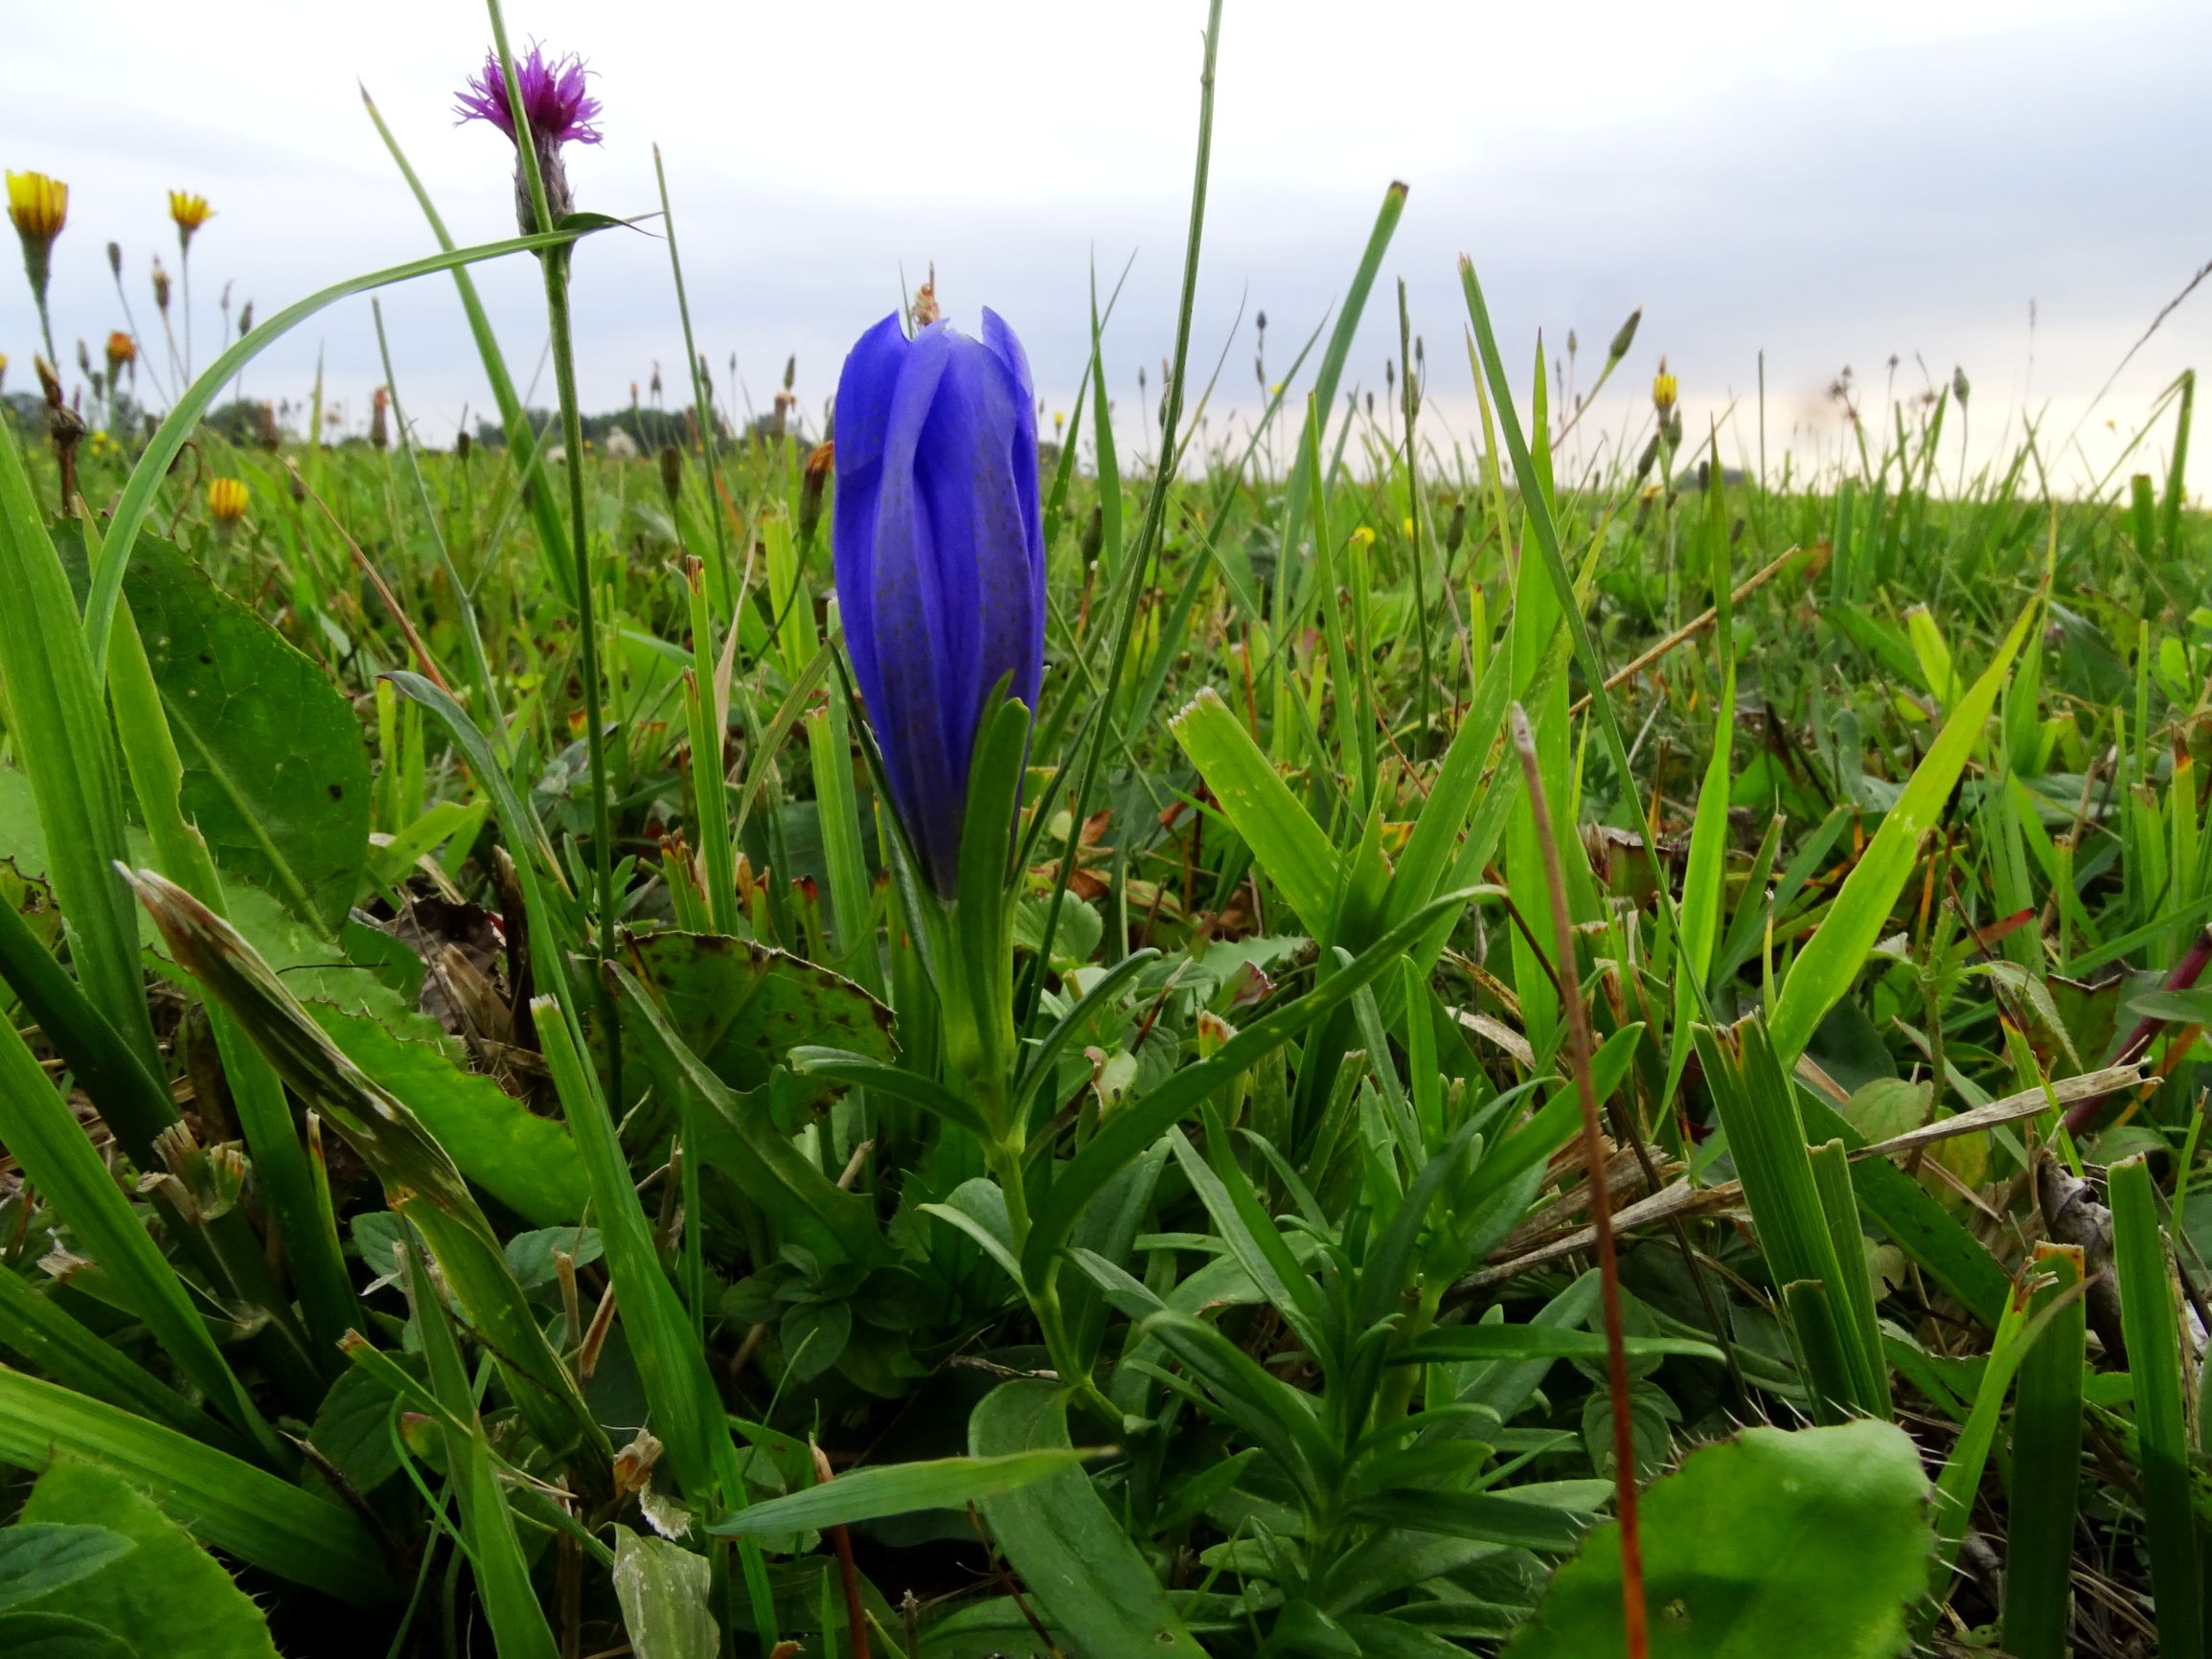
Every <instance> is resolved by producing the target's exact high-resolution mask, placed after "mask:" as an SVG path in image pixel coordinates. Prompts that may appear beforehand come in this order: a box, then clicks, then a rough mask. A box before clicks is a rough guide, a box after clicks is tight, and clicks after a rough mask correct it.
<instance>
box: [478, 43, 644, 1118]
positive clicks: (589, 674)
mask: <svg viewBox="0 0 2212 1659" xmlns="http://www.w3.org/2000/svg"><path fill="white" fill-rule="evenodd" d="M486 10H487V11H489V12H490V17H491V39H492V44H493V45H494V46H495V47H496V48H497V49H498V52H499V70H500V75H501V77H502V78H503V79H504V80H506V82H507V106H508V109H509V111H510V112H511V113H512V114H513V118H514V153H515V158H516V164H517V165H518V166H519V167H520V168H521V169H522V173H523V177H524V178H525V179H526V180H527V181H528V182H529V186H530V211H531V213H532V215H533V216H535V217H536V221H537V228H538V230H539V231H540V232H549V231H551V230H552V229H553V228H554V226H553V206H552V203H551V201H550V200H549V199H548V198H547V196H546V193H545V173H544V170H542V169H541V168H540V167H539V166H538V157H537V139H536V134H534V133H533V132H532V131H531V130H530V112H529V110H528V109H527V108H526V107H525V106H524V104H523V102H522V85H521V82H520V81H518V80H516V79H515V75H514V55H513V52H512V51H510V50H509V48H508V45H507V20H506V19H505V18H504V17H503V16H501V14H500V11H499V0H486ZM543 264H544V268H545V316H546V323H547V326H548V329H549V330H550V332H551V334H552V351H553V375H554V385H555V387H556V388H557V389H558V391H559V396H560V434H561V442H562V443H565V444H566V445H567V447H568V517H569V534H570V536H571V538H572V540H573V542H574V547H575V563H576V621H577V627H578V630H579V632H578V643H579V645H580V647H581V650H580V653H579V654H580V658H581V661H580V664H579V670H580V672H581V673H582V679H583V719H584V750H585V753H586V754H588V755H589V756H590V758H591V831H592V853H593V858H592V862H593V867H594V874H595V875H596V876H597V887H598V893H597V902H596V903H595V904H594V906H593V910H594V913H595V914H594V918H593V920H594V922H595V926H594V927H593V930H592V932H593V938H594V941H595V943H596V944H597V946H598V951H599V959H600V962H601V963H602V965H604V964H605V963H607V962H610V961H611V960H613V955H614V924H615V908H614V831H613V826H612V823H611V820H610V817H609V814H608V811H607V799H606V735H605V733H604V732H603V731H602V730H601V729H600V728H601V724H602V716H601V707H600V683H599V622H598V617H597V615H596V609H597V607H596V604H595V602H594V596H593V593H592V583H591V536H590V533H589V530H588V528H587V527H586V525H585V523H584V507H583V420H582V415H581V414H579V412H578V410H577V403H576V352H575V345H574V336H573V334H572V333H571V331H570V328H569V311H568V250H567V249H566V248H549V249H547V250H545V252H544V255H543ZM592 984H593V989H594V991H595V993H596V994H597V995H598V997H599V1001H600V1015H601V1018H602V1021H603V1024H604V1030H605V1032H606V1067H607V1101H608V1102H609V1105H610V1107H611V1109H612V1110H614V1111H616V1112H618V1113H619V1112H620V1111H621V1110H622V1102H623V1089H622V1042H621V1027H620V1026H619V1025H617V1024H616V1022H615V1017H614V1001H613V996H612V993H611V992H610V991H609V990H608V989H607V978H606V975H605V974H604V973H595V974H593V975H592Z"/></svg>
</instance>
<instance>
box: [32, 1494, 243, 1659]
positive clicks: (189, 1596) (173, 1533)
mask: <svg viewBox="0 0 2212 1659" xmlns="http://www.w3.org/2000/svg"><path fill="white" fill-rule="evenodd" d="M23 1516H24V1519H25V1520H26V1521H27V1522H40V1521H45V1522H58V1523H62V1524H65V1525H71V1526H79V1527H99V1528H106V1529H108V1530H109V1532H110V1533H111V1534H114V1535H116V1536H119V1537H122V1538H124V1539H126V1540H128V1542H129V1543H130V1544H131V1545H132V1546H134V1547H133V1548H132V1549H131V1551H130V1553H129V1555H128V1557H126V1558H122V1559H117V1560H114V1561H112V1562H110V1564H108V1565H107V1566H105V1567H103V1569H102V1570H100V1571H99V1572H97V1573H94V1574H92V1575H91V1576H90V1577H89V1578H84V1579H79V1580H78V1581H77V1582H76V1583H73V1584H71V1585H69V1586H68V1588H67V1589H66V1590H63V1591H61V1592H58V1593H57V1594H56V1595H55V1596H53V1597H52V1598H51V1599H50V1600H49V1601H48V1602H47V1604H46V1606H45V1608H44V1609H43V1610H44V1611H47V1612H53V1613H66V1614H67V1615H69V1616H70V1617H71V1618H73V1619H83V1620H87V1621H89V1622H90V1623H92V1624H95V1625H101V1626H103V1627H104V1628H106V1629H108V1630H112V1631H113V1632H115V1634H117V1635H118V1636H122V1637H125V1638H126V1639H129V1638H135V1637H139V1636H143V1635H151V1634H152V1633H154V1632H156V1631H158V1632H159V1633H160V1638H161V1651H162V1653H163V1654H164V1655H167V1656H171V1659H276V1651H277V1648H276V1644H275V1643H274V1642H272V1641H271V1640H270V1639H269V1629H268V1625H266V1624H265V1623H264V1622H263V1620H262V1614H261V1609H260V1608H258V1607H256V1606H255V1605H254V1603H253V1601H252V1599H251V1598H250V1597H248V1596H247V1595H246V1593H245V1592H244V1591H243V1590H240V1589H239V1587H238V1586H237V1585H236V1584H234V1583H233V1582H231V1576H230V1574H228V1573H227V1572H225V1571H224V1570H223V1568H222V1566H221V1564H220V1563H219V1562H217V1560H216V1559H215V1557H212V1556H210V1555H209V1554H208V1553H207V1552H206V1551H205V1550H203V1549H201V1548H200V1547H199V1545H198V1544H196V1543H194V1541H193V1538H192V1535H191V1534H189V1533H187V1532H186V1531H185V1530H184V1528H182V1527H180V1526H178V1525H177V1524H176V1522H174V1521H172V1520H171V1519H170V1518H169V1516H167V1515H165V1514H163V1513H162V1511H161V1510H160V1509H159V1508H158V1507H156V1506H155V1504H154V1503H153V1501H152V1500H151V1499H149V1498H148V1497H147V1496H146V1495H145V1494H144V1493H142V1492H140V1491H139V1490H138V1489H136V1488H134V1487H133V1486H132V1485H131V1484H130V1483H129V1482H128V1481H126V1480H125V1479H124V1478H123V1477H122V1476H120V1475H117V1474H113V1473H110V1472H109V1471H108V1470H106V1469H103V1468H98V1467H96V1466H93V1465H91V1464H84V1463H77V1462H74V1461H71V1460H69V1459H63V1460H61V1461H60V1462H57V1464H55V1465H54V1466H53V1467H52V1468H50V1469H48V1470H47V1471H46V1472H45V1473H44V1474H42V1475H40V1476H39V1477H38V1484H37V1485H36V1486H35V1487H34V1488H33V1489H32V1491H31V1499H30V1501H29V1502H28V1503H26V1504H25V1505H24V1506H23ZM0 1535H5V1534H0Z"/></svg>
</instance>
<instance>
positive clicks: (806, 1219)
mask: <svg viewBox="0 0 2212 1659" xmlns="http://www.w3.org/2000/svg"><path fill="white" fill-rule="evenodd" d="M614 978H615V984H616V988H617V990H618V992H619V995H620V999H621V1005H622V1010H623V1011H622V1015H621V1018H622V1020H623V1022H624V1028H625V1029H626V1030H627V1031H629V1032H630V1033H632V1034H634V1035H635V1036H636V1037H637V1039H638V1047H639V1049H640V1051H641V1052H642V1053H643V1055H644V1057H645V1062H646V1065H647V1067H648V1068H649V1069H650V1071H651V1073H652V1076H653V1080H654V1086H655V1087H656V1088H660V1089H664V1090H668V1091H670V1092H672V1093H675V1092H688V1094H689V1096H690V1102H689V1103H688V1104H686V1105H684V1106H683V1108H682V1109H683V1110H684V1111H685V1113H686V1116H685V1119H684V1121H685V1123H686V1124H688V1125H690V1126H691V1127H692V1130H693V1132H694V1133H696V1135H697V1136H698V1142H699V1146H700V1148H701V1149H702V1150H703V1151H704V1152H705V1154H706V1156H707V1158H708V1160H709V1161H710V1162H711V1163H712V1164H713V1165H714V1166H715V1167H716V1168H717V1169H718V1170H722V1172H724V1173H725V1174H727V1175H728V1176H729V1177H730V1179H732V1180H733V1181H735V1182H736V1183H737V1184H738V1186H739V1187H740V1188H741V1189H742V1190H743V1192H744V1193H745V1194H746V1196H747V1197H749V1198H751V1199H752V1201H753V1202H754V1203H756V1204H758V1205H760V1206H761V1208H762V1210H763V1211H764V1212H765V1213H766V1214H767V1215H768V1216H770V1217H771V1218H772V1219H774V1220H775V1221H776V1223H777V1224H778V1225H779V1226H781V1227H783V1228H784V1229H785V1230H786V1231H787V1233H789V1234H790V1235H791V1236H792V1237H794V1238H796V1239H800V1240H801V1241H803V1242H804V1243H806V1245H807V1246H808V1248H810V1249H812V1250H816V1251H818V1252H820V1253H822V1254H823V1255H825V1256H826V1257H828V1258H830V1259H832V1260H842V1261H873V1260H875V1259H876V1258H877V1257H878V1256H880V1255H881V1254H882V1235H881V1233H880V1232H879V1231H878V1227H877V1224H876V1217H875V1214H874V1212H873V1210H872V1209H871V1207H870V1205H869V1203H868V1200H867V1199H866V1198H864V1197H862V1196H861V1195H860V1194H859V1193H850V1192H847V1191H845V1190H844V1189H842V1188H840V1187H839V1186H837V1185H836V1183H835V1182H833V1181H832V1180H831V1179H830V1177H829V1176H827V1175H825V1174H823V1173H822V1171H821V1170H818V1169H816V1168H815V1167H814V1166H813V1165H812V1164H810V1163H809V1162H808V1161H807V1160H806V1159H805V1158H803V1157H801V1156H800V1155H799V1151H798V1148H795V1147H794V1146H792V1145H791V1142H790V1140H789V1138H788V1137H787V1136H786V1135H785V1134H784V1132H783V1131H782V1130H781V1129H779V1128H777V1127H776V1125H775V1124H774V1123H773V1122H771V1121H770V1119H769V1116H768V1111H767V1102H766V1100H765V1098H764V1095H741V1094H737V1093H735V1092H733V1091H732V1090H731V1089H730V1088H729V1087H728V1086H727V1085H725V1084H724V1083H723V1082H722V1080H721V1079H719V1078H718V1077H716V1076H715V1075H714V1073H712V1072H711V1071H709V1070H708V1069H707V1068H706V1066H705V1064H704V1063H703V1062H702V1061H701V1060H700V1059H699V1057H698V1056H696V1054H694V1053H693V1052H692V1051H691V1049H690V1048H688V1047H687V1046H686V1045H685V1043H684V1040H683V1039H682V1038H681V1037H680V1036H678V1035H677V1034H675V1032H674V1031H673V1030H672V1029H671V1027H670V1025H669V1022H668V1020H667V1018H666V1017H665V1016H664V1015H663V1014H662V1013H661V1011H660V1010H659V1009H658V1008H657V1007H656V1006H654V1003H653V1000H652V998H651V997H650V996H649V995H648V994H647V993H646V989H645V987H643V986H642V985H640V984H639V983H638V982H637V979H636V976H634V975H633V974H631V973H629V972H628V971H627V969H625V968H622V967H619V966H618V967H616V968H615V969H614Z"/></svg>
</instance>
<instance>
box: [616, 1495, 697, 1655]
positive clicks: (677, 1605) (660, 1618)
mask: <svg viewBox="0 0 2212 1659" xmlns="http://www.w3.org/2000/svg"><path fill="white" fill-rule="evenodd" d="M713 1591H714V1570H713V1568H712V1567H710V1566H709V1565H708V1563H707V1558H706V1557H704V1556H699V1555H695V1554H693V1553H692V1552H691V1551H690V1550H687V1549H685V1548H684V1547H683V1546H682V1545H681V1544H673V1543H671V1542H669V1540H668V1539H666V1538H655V1537H650V1536H647V1535H644V1534H639V1533H635V1532H632V1531H631V1530H630V1529H629V1528H627V1527H625V1526H619V1525H618V1526H617V1527H616V1528H615V1529H614V1593H615V1598H616V1600H618V1601H619V1602H621V1603H622V1624H623V1628H624V1629H625V1630H627V1632H628V1633H629V1647H630V1651H631V1652H632V1653H634V1654H635V1655H636V1656H637V1659H715V1655H716V1654H717V1653H718V1652H719V1651H720V1650H721V1633H720V1632H719V1631H718V1629H717V1628H716V1627H715V1609H714V1600H713Z"/></svg>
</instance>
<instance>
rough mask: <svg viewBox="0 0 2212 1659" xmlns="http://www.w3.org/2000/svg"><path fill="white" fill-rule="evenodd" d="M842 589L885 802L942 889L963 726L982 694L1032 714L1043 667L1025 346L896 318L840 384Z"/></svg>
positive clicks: (949, 866) (986, 324)
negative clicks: (1003, 687) (904, 324)
mask: <svg viewBox="0 0 2212 1659" xmlns="http://www.w3.org/2000/svg"><path fill="white" fill-rule="evenodd" d="M836 466H837V516H836V522H835V525H834V527H833V530H832V543H833V546H834V551H835V563H836V579H837V602H838V605H839V607H840V608H841V609H842V611H843V613H844V621H845V646H846V649H847V650H848V651H849V652H850V653H851V654H852V658H853V674H854V677H855V679H856V680H858V681H859V683H860V694H861V695H862V696H863V697H864V698H865V699H866V701H867V708H868V723H869V725H870V727H871V728H872V729H873V730H874V731H875V733H876V741H877V744H878V747H880V748H881V750H882V752H883V770H884V773H885V774H886V778H887V781H888V782H889V784H890V786H891V800H892V805H893V806H894V807H897V808H898V812H899V819H900V822H901V824H903V825H904V826H905V829H906V834H907V839H908V840H909V841H910V842H911V843H912V844H913V847H914V851H915V852H916V853H917V854H918V855H919V857H920V859H921V862H922V865H923V869H924V875H925V877H926V878H927V880H928V882H929V884H930V886H931V887H933V888H934V889H935V890H936V892H937V894H938V895H939V897H941V898H951V897H952V896H953V890H954V887H955V884H956V881H957V876H958V873H959V864H960V838H961V829H962V825H963V821H964V820H965V818H966V816H967V809H968V772H969V757H970V754H971V752H972V750H973V749H974V746H975V735H976V730H977V728H978V727H979V726H980V725H981V723H982V721H983V718H984V716H986V715H987V714H989V713H990V712H991V708H990V701H991V697H992V692H993V690H994V689H995V688H996V687H997V686H998V685H999V684H1000V682H1001V681H1010V694H1011V695H1013V696H1015V697H1018V698H1019V699H1021V701H1022V702H1023V703H1024V704H1026V705H1027V706H1028V707H1029V708H1030V709H1031V710H1032V711H1033V712H1034V711H1035V709H1036V708H1037V693H1038V686H1039V684H1040V682H1041V681H1042V679H1043V675H1044V524H1043V517H1042V514H1041V513H1040V512H1039V511H1038V480H1037V413H1036V408H1035V394H1034V393H1033V392H1032V390H1031V385H1030V377H1029V360H1028V358H1027V357H1026V356H1024V355H1023V353H1022V350H1021V342H1020V341H1018V340H1016V339H1015V337H1014V330H1012V329H1009V328H1008V327H1007V326H1006V324H1005V323H1004V322H1003V321H1002V320H1001V319H1000V318H999V317H998V315H997V314H996V313H995V312H993V311H990V310H986V311H985V312H984V313H983V338H982V339H981V340H971V339H969V337H968V336H967V335H965V334H962V333H958V332H956V331H955V330H953V329H952V328H951V327H950V326H949V325H948V324H946V323H932V324H930V325H929V326H928V327H927V328H925V329H924V330H922V331H921V332H920V333H918V334H917V335H915V337H914V338H913V339H911V340H909V339H908V338H907V337H906V334H905V330H903V329H901V327H900V320H899V318H898V316H897V315H895V314H894V315H892V316H888V317H885V318H884V319H883V320H882V321H881V322H880V323H878V324H877V325H876V326H875V327H874V328H873V329H871V330H868V332H867V333H865V334H863V335H861V336H860V340H859V343H858V344H857V345H855V347H854V348H853V352H852V354H851V355H850V356H848V357H847V358H846V359H845V371H844V374H843V375H842V376H841V377H840V378H839V380H838V383H837V439H836Z"/></svg>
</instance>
